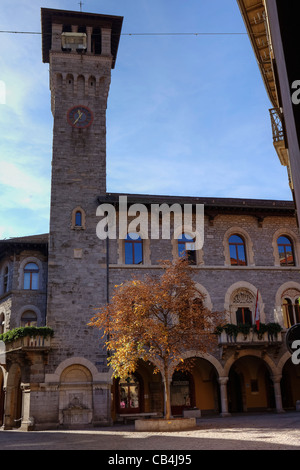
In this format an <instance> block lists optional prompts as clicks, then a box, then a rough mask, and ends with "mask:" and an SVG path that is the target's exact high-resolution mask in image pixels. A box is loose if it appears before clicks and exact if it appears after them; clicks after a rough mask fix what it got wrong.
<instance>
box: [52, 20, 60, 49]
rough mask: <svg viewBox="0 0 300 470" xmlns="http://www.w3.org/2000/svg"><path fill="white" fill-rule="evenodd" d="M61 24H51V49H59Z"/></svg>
mask: <svg viewBox="0 0 300 470" xmlns="http://www.w3.org/2000/svg"><path fill="white" fill-rule="evenodd" d="M62 28H63V25H62V24H55V23H53V24H52V45H51V50H52V51H61V33H62Z"/></svg>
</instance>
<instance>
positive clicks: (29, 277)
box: [24, 263, 39, 290]
mask: <svg viewBox="0 0 300 470" xmlns="http://www.w3.org/2000/svg"><path fill="white" fill-rule="evenodd" d="M38 288H39V268H38V266H37V265H36V264H35V263H28V264H26V266H25V269H24V289H29V290H38Z"/></svg>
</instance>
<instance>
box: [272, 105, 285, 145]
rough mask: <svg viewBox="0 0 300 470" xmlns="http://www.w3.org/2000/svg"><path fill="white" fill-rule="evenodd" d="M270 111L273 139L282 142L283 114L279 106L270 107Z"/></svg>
mask: <svg viewBox="0 0 300 470" xmlns="http://www.w3.org/2000/svg"><path fill="white" fill-rule="evenodd" d="M269 111H270V117H271V125H272V133H273V141H274V142H284V129H283V115H282V112H281V111H280V109H279V108H272V109H270V110H269Z"/></svg>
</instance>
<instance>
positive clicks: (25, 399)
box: [21, 383, 34, 431]
mask: <svg viewBox="0 0 300 470" xmlns="http://www.w3.org/2000/svg"><path fill="white" fill-rule="evenodd" d="M21 389H22V421H21V429H22V430H23V431H29V430H30V429H32V427H33V424H34V423H33V419H32V418H30V384H29V383H27V384H24V383H22V384H21Z"/></svg>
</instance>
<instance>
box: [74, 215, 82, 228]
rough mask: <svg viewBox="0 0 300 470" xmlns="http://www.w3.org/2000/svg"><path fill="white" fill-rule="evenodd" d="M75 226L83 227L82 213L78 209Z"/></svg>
mask: <svg viewBox="0 0 300 470" xmlns="http://www.w3.org/2000/svg"><path fill="white" fill-rule="evenodd" d="M75 227H82V213H81V211H77V212H76V214H75Z"/></svg>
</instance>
